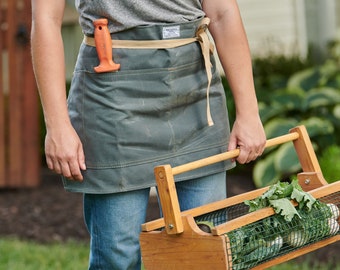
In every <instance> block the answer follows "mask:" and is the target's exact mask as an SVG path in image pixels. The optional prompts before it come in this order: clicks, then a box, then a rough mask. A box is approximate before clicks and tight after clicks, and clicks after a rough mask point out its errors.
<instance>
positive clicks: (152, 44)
mask: <svg viewBox="0 0 340 270" xmlns="http://www.w3.org/2000/svg"><path fill="white" fill-rule="evenodd" d="M209 23H210V19H209V18H204V19H203V20H202V22H201V24H200V25H199V27H198V29H197V31H196V35H195V37H193V38H183V39H164V40H115V39H114V40H112V48H114V49H118V48H119V49H171V48H176V47H180V46H184V45H188V44H190V43H194V42H199V44H200V46H201V50H202V55H203V59H204V64H205V70H206V73H207V79H208V86H207V91H206V92H207V121H208V125H209V126H212V125H214V122H213V120H212V117H211V112H210V102H209V92H210V85H211V80H212V72H211V68H212V64H211V62H210V54H212V53H213V51H214V45H213V44H212V43H211V42H210V40H209V37H208V34H207V32H206V30H207V28H208V25H209ZM84 43H85V44H86V45H89V46H92V47H96V43H95V38H93V37H88V36H84Z"/></svg>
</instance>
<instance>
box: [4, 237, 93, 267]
mask: <svg viewBox="0 0 340 270" xmlns="http://www.w3.org/2000/svg"><path fill="white" fill-rule="evenodd" d="M88 249H89V248H88V246H87V245H85V244H82V243H75V242H68V243H53V244H44V245H43V244H38V243H34V242H28V241H20V240H18V239H12V238H10V239H9V238H1V239H0V254H1V255H0V269H10V270H22V269H25V270H46V269H53V270H59V269H60V270H74V269H87V264H88Z"/></svg>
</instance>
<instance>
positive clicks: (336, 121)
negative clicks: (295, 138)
mask: <svg viewBox="0 0 340 270" xmlns="http://www.w3.org/2000/svg"><path fill="white" fill-rule="evenodd" d="M339 44H340V43H334V44H333V47H332V48H331V50H330V52H332V54H331V57H330V58H329V59H328V60H327V61H326V62H325V63H324V64H322V65H320V66H312V67H307V68H305V69H303V70H301V71H297V72H295V73H294V74H291V75H289V74H288V73H287V72H282V74H283V75H282V77H280V78H281V79H280V82H284V85H283V84H277V83H272V81H273V80H276V79H275V78H277V77H278V75H277V74H275V73H274V74H273V77H274V79H270V74H268V73H265V74H264V75H263V76H264V77H265V78H267V77H268V78H267V79H266V80H265V83H263V79H262V80H260V79H258V80H257V82H260V83H259V84H258V85H256V88H257V91H258V100H259V109H260V115H261V119H262V121H263V124H264V128H265V131H266V135H267V138H273V137H276V136H280V135H283V134H286V133H287V132H288V130H289V129H291V128H293V127H295V126H297V125H305V126H306V128H307V131H308V134H309V136H310V138H311V140H312V141H313V143H314V148H315V151H316V154H317V156H318V157H319V156H322V153H323V151H324V149H326V148H327V147H329V146H330V145H340V136H339V133H340V49H339V48H340V45H339ZM335 48H336V49H335ZM271 63H272V62H271V61H269V64H271ZM278 64H279V63H278ZM297 66H298V65H293V68H294V67H297ZM301 66H303V65H302V64H301ZM306 66H307V65H306ZM268 69H269V68H268ZM255 70H256V65H255ZM273 70H274V72H275V71H276V70H277V69H275V67H274V68H273ZM256 74H257V75H258V76H261V74H259V73H255V75H256ZM287 75H288V76H287ZM285 76H287V77H285ZM284 78H286V79H284ZM282 85H283V86H282ZM275 86H279V87H278V88H276V87H275ZM269 91H270V94H269V93H268V92H269ZM333 158H336V157H333ZM338 159H339V157H338ZM333 162H334V159H333ZM324 166H326V165H324ZM300 169H301V167H300V164H299V162H298V159H297V156H296V153H295V151H294V148H293V146H292V145H286V144H284V145H281V146H279V147H275V148H273V149H269V150H267V151H265V153H264V155H263V156H262V157H261V158H260V159H259V160H258V161H257V162H256V163H255V166H254V170H253V178H254V183H255V185H256V186H257V187H263V186H268V185H271V184H273V183H275V182H277V181H278V180H280V179H283V178H286V177H289V176H291V175H292V174H295V173H297V172H298V171H299V170H300ZM335 174H337V176H336V175H335ZM331 177H332V178H334V177H335V178H336V177H337V178H339V177H340V174H339V172H334V175H332V176H331Z"/></svg>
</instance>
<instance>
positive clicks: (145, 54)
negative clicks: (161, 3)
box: [64, 20, 232, 193]
mask: <svg viewBox="0 0 340 270" xmlns="http://www.w3.org/2000/svg"><path fill="white" fill-rule="evenodd" d="M198 25H199V20H198V21H195V22H188V23H182V24H171V25H169V24H167V25H154V26H145V27H137V28H135V29H132V30H129V31H124V32H120V33H117V34H114V35H113V36H112V38H113V39H121V40H158V39H163V38H164V28H165V27H169V26H171V27H173V26H175V27H177V26H178V27H177V28H176V29H179V35H180V36H179V37H178V38H188V37H193V36H194V35H195V31H196V28H197V27H198ZM113 58H114V61H115V62H116V63H119V64H120V65H121V68H120V70H119V71H117V72H110V73H102V74H98V73H95V72H94V67H95V66H97V65H98V63H99V62H98V57H97V52H96V48H95V47H92V46H88V45H85V44H84V43H83V44H82V45H81V48H80V51H79V56H78V60H77V64H76V68H75V72H74V78H73V81H72V86H71V89H70V93H69V97H68V106H69V114H70V118H71V121H72V124H73V126H74V127H75V129H76V131H77V133H78V135H79V136H80V138H81V140H82V142H83V146H84V151H85V158H86V166H87V170H86V171H85V172H84V181H83V182H82V183H78V182H73V181H69V180H66V179H64V186H65V188H66V189H67V190H69V191H75V192H86V193H112V192H122V191H128V190H136V189H140V188H145V187H150V186H154V185H155V180H154V175H153V168H154V167H155V166H157V165H160V164H171V165H172V166H177V165H180V164H183V163H185V162H189V161H193V160H197V159H200V158H204V157H207V156H209V155H214V154H218V153H221V152H224V151H226V149H227V142H228V138H229V122H228V116H227V109H226V101H225V95H224V89H223V87H222V85H221V82H220V75H219V73H218V72H217V70H216V67H215V63H214V59H211V62H212V64H213V70H212V72H213V77H212V82H211V88H210V95H209V96H210V107H211V115H212V118H213V120H214V125H213V126H209V125H208V124H207V116H206V104H207V103H206V102H207V100H206V89H207V75H206V71H205V66H204V60H203V57H202V52H201V48H200V45H199V44H198V43H197V42H196V43H192V44H188V45H185V46H181V47H178V48H173V49H120V48H118V49H116V48H115V49H113ZM231 166H232V164H231V163H230V162H229V161H226V162H222V163H219V164H215V165H211V166H209V167H207V168H204V169H198V170H196V171H192V172H188V173H185V174H183V175H181V176H180V177H178V178H176V181H182V180H186V179H192V178H194V177H200V176H203V175H207V174H212V173H216V172H221V171H224V170H226V169H228V168H230V167H231Z"/></svg>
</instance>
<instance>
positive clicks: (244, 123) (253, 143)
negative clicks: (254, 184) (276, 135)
mask: <svg viewBox="0 0 340 270" xmlns="http://www.w3.org/2000/svg"><path fill="white" fill-rule="evenodd" d="M265 144H266V135H265V132H264V129H263V126H262V123H261V120H260V118H259V117H254V116H253V117H247V119H237V118H236V121H235V123H234V125H233V128H232V131H231V134H230V141H229V146H228V151H230V150H234V149H236V148H239V149H240V154H239V156H238V157H237V158H236V160H237V162H239V163H241V164H244V163H249V162H251V161H253V160H255V159H256V158H257V157H259V156H260V155H262V153H263V151H264V148H265Z"/></svg>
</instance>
